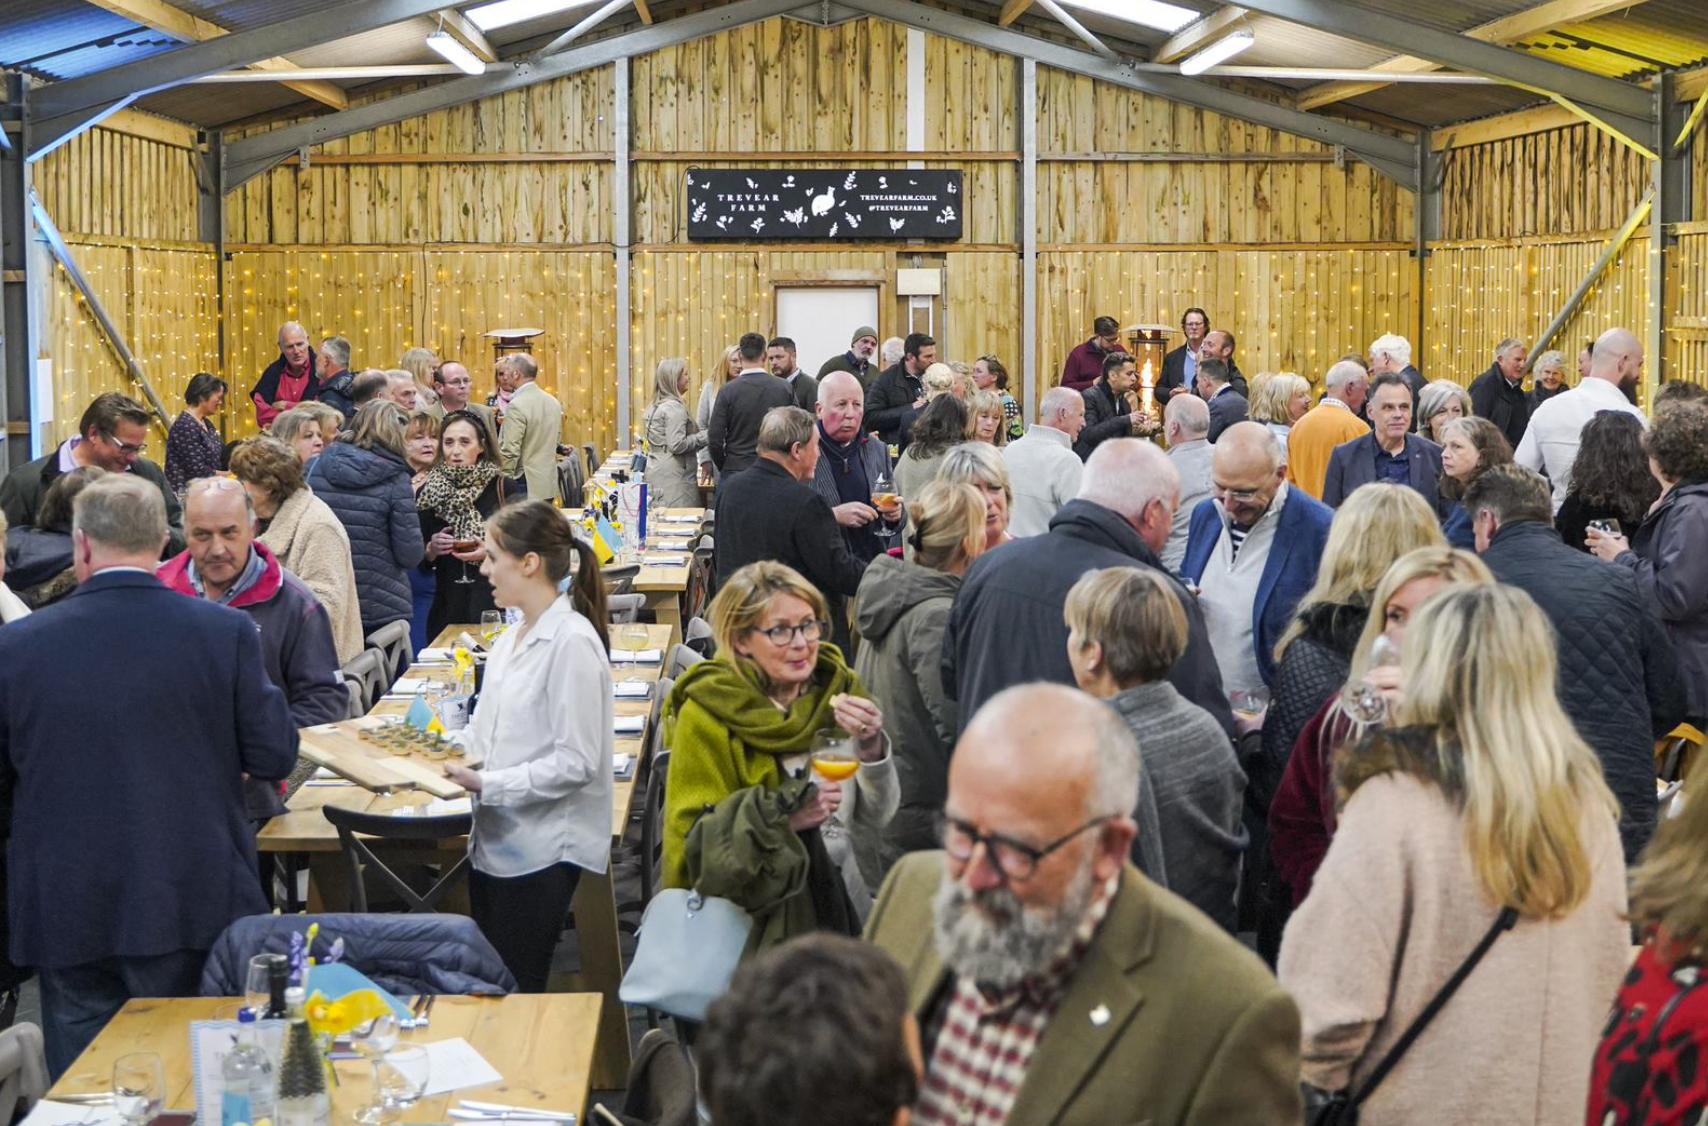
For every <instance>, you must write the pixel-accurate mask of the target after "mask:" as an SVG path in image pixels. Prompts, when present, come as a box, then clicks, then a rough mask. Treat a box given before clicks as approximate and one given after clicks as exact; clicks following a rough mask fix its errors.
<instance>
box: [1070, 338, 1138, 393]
mask: <svg viewBox="0 0 1708 1126" xmlns="http://www.w3.org/2000/svg"><path fill="white" fill-rule="evenodd" d="M1115 351H1117V352H1120V353H1121V354H1122V355H1126V353H1127V350H1126V349H1125V348H1123V347H1121V346H1120V345H1119V344H1117V345H1116V346H1115ZM1108 354H1109V353H1107V352H1105V351H1104V350H1103V348H1102V346H1101V345H1100V344H1099V343H1098V341H1097V337H1095V336H1093V337H1092V338H1091V339H1090V340H1087V341H1086V342H1085V343H1084V344H1081V345H1080V346H1079V347H1077V348H1075V349H1074V350H1073V351H1071V352H1069V353H1068V358H1067V363H1066V364H1064V365H1062V386H1063V387H1071V388H1073V389H1074V390H1075V391H1084V390H1085V389H1086V388H1087V387H1090V386H1091V385H1092V384H1093V383H1096V382H1097V377H1098V376H1100V375H1102V374H1103V357H1104V356H1106V355H1108Z"/></svg>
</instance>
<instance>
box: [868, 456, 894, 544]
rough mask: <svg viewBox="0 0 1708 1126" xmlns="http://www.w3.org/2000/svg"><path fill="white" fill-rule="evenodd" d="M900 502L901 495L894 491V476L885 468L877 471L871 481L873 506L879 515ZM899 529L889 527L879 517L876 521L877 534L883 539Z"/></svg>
mask: <svg viewBox="0 0 1708 1126" xmlns="http://www.w3.org/2000/svg"><path fill="white" fill-rule="evenodd" d="M900 503H901V496H900V494H898V493H897V492H896V482H895V478H894V477H892V476H891V475H890V472H889V470H887V469H886V470H882V471H880V472H879V473H878V477H877V480H875V481H873V482H872V505H873V507H875V508H876V509H878V512H879V515H880V516H882V515H883V510H884V509H886V508H893V507H895V506H896V505H897V504H900ZM900 530H901V529H900V528H892V527H890V526H889V525H888V524H886V523H884V522H883V521H882V520H881V519H880V520H879V522H878V528H877V534H878V535H880V536H882V537H884V538H885V539H889V538H890V537H891V536H894V535H895V534H896V533H897V532H899V531H900Z"/></svg>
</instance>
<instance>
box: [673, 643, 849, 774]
mask: <svg viewBox="0 0 1708 1126" xmlns="http://www.w3.org/2000/svg"><path fill="white" fill-rule="evenodd" d="M845 692H849V693H853V694H855V695H860V696H864V695H865V691H864V690H863V689H862V688H861V687H860V682H859V680H858V679H857V678H856V677H855V676H854V673H853V671H852V670H850V669H849V667H848V665H847V664H846V663H845V662H844V661H843V659H842V651H841V650H839V649H838V648H837V647H836V646H834V645H832V644H830V643H829V642H821V643H820V644H819V647H818V667H817V668H815V669H814V670H813V679H812V683H811V684H808V685H807V687H806V690H805V691H803V692H802V693H801V694H800V696H799V697H797V698H796V699H795V702H794V703H793V704H791V705H789V710H788V711H787V712H779V711H778V710H777V705H776V704H774V703H772V702H771V699H770V697H768V696H766V694H765V692H764V690H763V689H761V688H760V686H759V681H758V679H757V678H756V677H755V676H754V675H753V673H751V672H749V671H748V670H747V669H746V668H745V667H743V666H742V665H739V664H736V663H735V662H733V661H729V660H723V659H713V660H710V661H701V662H700V663H699V664H697V665H695V666H694V667H693V668H691V669H689V670H688V671H687V672H685V673H683V674H682V676H681V678H680V679H679V680H677V682H676V687H675V688H674V689H673V690H672V691H671V693H670V699H669V701H668V702H667V703H666V705H665V713H666V719H667V720H674V719H675V717H676V714H677V713H678V712H679V711H681V709H682V705H683V703H685V702H686V701H687V700H688V699H689V698H692V699H693V701H694V702H695V703H696V704H698V705H700V707H702V708H704V709H705V710H706V712H708V713H709V714H710V715H711V716H712V718H713V719H715V720H716V721H717V722H718V723H720V724H721V725H723V726H724V727H725V728H727V729H728V730H729V733H730V735H731V736H732V737H734V738H735V739H737V740H739V741H740V742H741V744H742V745H743V746H745V747H746V748H748V749H749V750H752V751H758V752H761V753H763V754H768V755H778V756H783V755H793V754H804V753H806V752H807V751H809V750H811V749H812V737H813V734H814V732H816V731H818V730H819V729H820V728H825V727H835V726H836V717H835V716H834V715H833V714H832V713H831V709H830V701H831V698H832V697H834V696H837V695H840V694H842V693H845Z"/></svg>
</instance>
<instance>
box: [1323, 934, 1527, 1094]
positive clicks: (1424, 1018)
mask: <svg viewBox="0 0 1708 1126" xmlns="http://www.w3.org/2000/svg"><path fill="white" fill-rule="evenodd" d="M1517 922H1518V912H1517V911H1516V910H1514V909H1513V908H1511V907H1503V908H1501V912H1500V914H1499V915H1497V916H1495V921H1494V923H1493V925H1491V926H1490V927H1489V930H1488V933H1487V934H1485V935H1483V938H1482V941H1481V942H1479V943H1477V948H1476V949H1475V950H1472V951H1471V953H1470V954H1469V955H1467V956H1466V958H1465V960H1464V962H1462V963H1460V965H1459V968H1458V969H1457V970H1454V971H1453V976H1452V977H1450V978H1448V979H1447V983H1446V984H1445V985H1443V986H1442V987H1441V989H1440V990H1439V991H1437V993H1436V994H1435V996H1434V997H1433V998H1431V999H1430V1002H1429V1004H1427V1005H1425V1006H1424V1007H1423V1012H1421V1013H1419V1014H1417V1019H1416V1020H1414V1021H1412V1022H1411V1026H1410V1027H1409V1028H1407V1029H1406V1030H1405V1033H1404V1035H1402V1036H1401V1037H1400V1038H1399V1040H1398V1041H1396V1042H1395V1044H1394V1046H1393V1047H1392V1048H1389V1049H1388V1054H1387V1055H1385V1056H1383V1057H1382V1062H1381V1063H1378V1064H1377V1065H1376V1068H1375V1070H1374V1071H1372V1072H1370V1077H1369V1078H1368V1079H1366V1080H1365V1081H1364V1086H1362V1087H1360V1088H1359V1089H1358V1093H1357V1094H1353V1093H1352V1091H1351V1089H1350V1088H1346V1087H1343V1088H1341V1089H1340V1090H1338V1091H1331V1092H1328V1093H1326V1094H1323V1095H1320V1096H1319V1098H1318V1099H1317V1100H1316V1101H1314V1102H1310V1101H1308V1102H1307V1104H1306V1116H1305V1120H1306V1122H1308V1123H1309V1126H1358V1108H1359V1106H1360V1105H1361V1104H1362V1103H1363V1102H1364V1100H1366V1099H1368V1098H1369V1097H1370V1093H1371V1092H1372V1091H1374V1090H1375V1089H1376V1086H1377V1085H1378V1084H1379V1083H1381V1082H1382V1080H1384V1079H1386V1078H1387V1077H1388V1072H1390V1071H1392V1070H1393V1069H1394V1066H1395V1065H1396V1064H1398V1063H1399V1062H1400V1057H1401V1056H1404V1055H1405V1054H1406V1049H1408V1048H1410V1047H1411V1046H1412V1044H1413V1043H1415V1042H1416V1040H1417V1038H1418V1037H1419V1036H1422V1035H1423V1030H1424V1029H1425V1028H1428V1027H1429V1022H1430V1021H1432V1020H1434V1019H1435V1015H1436V1014H1437V1013H1439V1012H1440V1011H1441V1010H1442V1009H1443V1008H1444V1007H1446V1005H1447V1002H1448V1001H1450V1000H1452V999H1453V994H1455V993H1457V992H1458V991H1459V987H1460V986H1461V985H1463V984H1465V979H1466V978H1468V977H1470V976H1471V971H1472V970H1474V969H1476V968H1477V963H1478V962H1480V961H1482V960H1483V955H1485V954H1487V953H1488V952H1489V947H1491V946H1493V945H1494V944H1495V940H1496V939H1497V938H1499V937H1500V936H1501V933H1502V932H1503V931H1509V930H1511V929H1512V928H1513V926H1514V925H1516V924H1517Z"/></svg>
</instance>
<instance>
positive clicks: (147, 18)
mask: <svg viewBox="0 0 1708 1126" xmlns="http://www.w3.org/2000/svg"><path fill="white" fill-rule="evenodd" d="M89 2H90V3H91V4H94V5H95V6H96V7H98V8H104V9H105V10H107V11H109V12H111V13H113V14H114V15H115V16H123V17H124V18H125V19H127V20H131V21H133V22H135V23H139V24H141V25H142V26H144V27H149V28H153V29H154V30H155V31H159V32H162V33H164V34H166V35H170V36H171V37H172V38H174V39H176V40H178V41H179V42H181V43H203V42H206V41H207V40H209V39H218V38H219V37H220V36H222V35H227V34H229V32H228V30H227V29H226V28H223V27H220V26H219V25H218V24H215V23H209V22H208V21H207V20H204V19H201V18H199V17H197V16H193V15H191V14H190V13H189V12H186V11H184V10H183V9H182V8H175V7H173V6H172V5H170V4H167V3H164V2H163V0H89ZM255 69H256V70H266V71H292V70H295V69H296V65H295V64H294V63H291V62H290V61H289V60H286V59H279V58H273V59H263V60H262V61H261V62H258V63H256V64H255ZM281 82H282V83H283V84H284V85H286V86H289V87H290V88H291V89H292V90H295V91H296V92H297V93H299V94H301V95H303V96H304V97H307V98H313V99H314V100H315V101H317V102H322V103H324V104H326V105H329V106H331V107H332V108H334V109H346V108H348V106H349V105H350V99H349V98H348V97H347V96H346V95H345V93H344V91H343V89H342V88H340V87H338V86H334V85H333V84H332V83H330V82H293V81H291V80H289V79H281Z"/></svg>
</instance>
